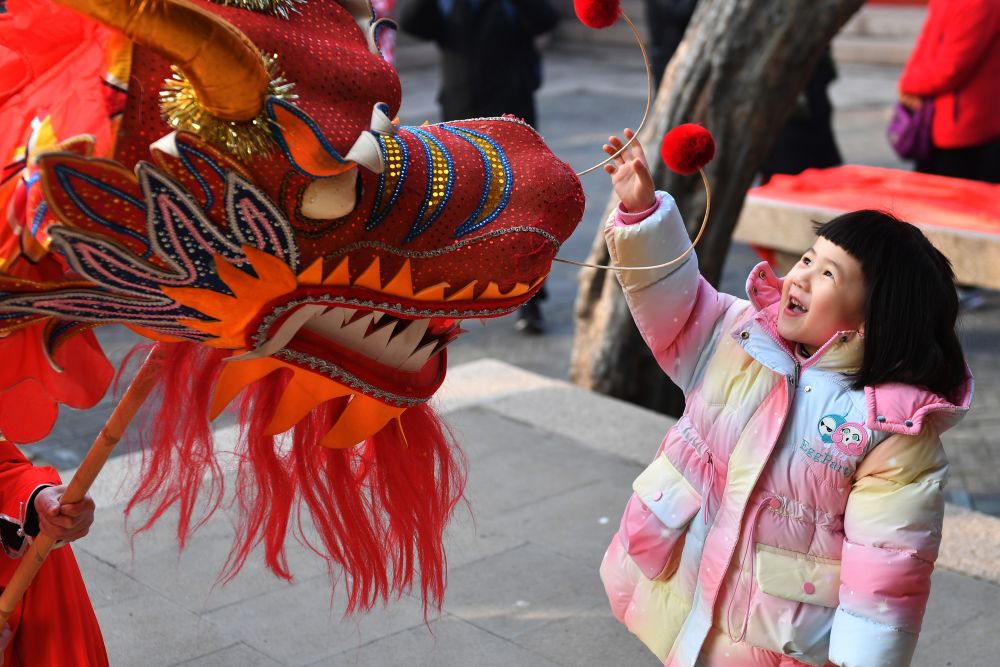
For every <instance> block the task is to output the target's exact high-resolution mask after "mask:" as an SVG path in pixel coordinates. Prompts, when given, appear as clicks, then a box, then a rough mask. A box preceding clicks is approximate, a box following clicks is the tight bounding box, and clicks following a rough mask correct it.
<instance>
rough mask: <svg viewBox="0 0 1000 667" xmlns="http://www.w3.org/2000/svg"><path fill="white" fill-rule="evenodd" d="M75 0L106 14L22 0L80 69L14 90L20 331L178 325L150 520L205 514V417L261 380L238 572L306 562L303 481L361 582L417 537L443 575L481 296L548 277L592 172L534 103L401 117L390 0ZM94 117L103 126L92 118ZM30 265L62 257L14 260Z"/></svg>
mask: <svg viewBox="0 0 1000 667" xmlns="http://www.w3.org/2000/svg"><path fill="white" fill-rule="evenodd" d="M58 2H59V3H60V4H61V5H65V6H67V7H71V8H73V9H74V10H77V11H79V12H80V13H82V14H83V15H85V16H86V17H89V18H82V17H81V16H78V15H76V14H74V13H72V12H68V11H67V10H65V9H63V8H61V7H58V6H55V5H50V4H49V3H48V2H45V0H35V1H34V2H32V3H27V2H24V1H23V0H11V3H10V4H11V13H12V15H18V12H21V13H20V16H22V17H23V16H26V15H27V16H31V15H32V11H33V12H34V16H35V18H36V19H37V20H39V21H45V24H46V25H58V26H61V27H62V29H63V30H64V31H71V29H73V30H77V29H78V30H77V32H76V33H74V36H73V37H72V39H78V40H80V44H75V43H74V47H73V48H72V49H67V48H65V44H66V43H67V41H72V39H70V38H69V37H67V36H65V35H64V36H63V37H62V38H61V39H60V40H57V41H56V42H55V43H53V44H51V45H49V47H48V48H41V47H40V46H39V45H37V44H36V43H35V42H33V41H32V40H33V35H34V34H38V31H34V32H33V31H32V29H30V26H29V28H27V29H26V28H25V27H24V25H21V26H20V29H21V30H22V33H20V34H21V38H20V42H18V40H17V39H16V38H15V40H14V43H15V46H17V44H20V46H21V49H22V53H34V55H35V56H37V58H36V59H38V58H42V59H44V58H43V56H44V57H54V56H52V54H53V53H55V52H57V51H59V50H60V49H62V53H63V54H64V56H65V57H64V58H63V60H61V61H60V62H58V63H57V66H53V67H55V69H56V70H57V71H58V72H60V73H61V74H62V78H61V79H53V78H51V77H50V78H38V77H34V78H33V77H27V78H25V79H24V83H23V84H22V87H21V88H20V89H19V91H20V92H17V91H15V94H14V95H13V97H7V98H2V97H0V120H4V121H12V122H11V123H10V125H9V126H10V127H13V128H14V129H13V131H12V132H13V133H14V134H15V135H18V133H19V132H23V131H24V130H25V128H28V127H29V125H30V127H31V128H33V129H32V130H31V140H30V141H28V142H25V143H27V145H28V146H29V148H30V147H31V146H34V147H35V150H34V151H33V152H32V151H31V150H27V151H24V150H22V151H21V152H20V153H17V152H16V151H15V154H14V157H15V159H14V160H13V161H12V162H11V161H10V160H9V158H10V155H4V153H7V152H9V150H10V147H11V146H16V145H17V143H18V141H22V142H23V137H21V136H20V135H18V139H17V140H14V141H12V140H11V139H10V137H9V136H0V160H5V161H6V162H5V163H9V164H13V165H14V168H13V169H8V170H7V171H6V173H5V175H4V178H5V179H6V180H5V181H3V182H2V183H0V210H4V211H5V215H6V217H7V219H8V222H9V223H10V230H9V231H8V232H7V234H6V238H0V252H3V253H5V260H4V259H0V271H2V272H3V274H0V335H8V336H11V337H12V336H16V335H19V333H20V334H25V333H26V332H29V331H30V332H38V331H40V330H44V331H46V332H49V333H48V335H47V344H49V345H51V346H54V345H57V344H59V343H60V342H61V341H63V340H64V339H66V338H67V336H66V335H65V334H67V333H70V332H75V331H79V330H80V329H83V328H88V327H91V326H96V325H101V324H110V323H121V324H125V325H127V326H129V327H131V328H132V329H133V330H135V331H137V332H139V333H141V334H143V335H145V336H147V337H149V338H151V339H154V340H156V341H160V342H161V343H162V344H164V345H167V346H171V348H172V349H173V350H174V351H173V352H172V353H171V355H172V356H171V357H170V359H171V360H172V361H173V362H175V363H173V365H170V364H168V365H167V370H166V371H165V373H164V380H163V383H162V387H163V393H164V395H165V400H164V401H163V403H162V406H161V407H160V412H159V422H158V424H159V425H158V426H157V427H156V428H155V429H154V430H155V433H154V434H153V436H152V437H151V438H149V439H150V440H151V441H152V456H153V461H152V465H151V467H147V468H146V470H145V471H144V476H143V479H142V481H141V483H140V487H139V492H138V494H137V496H136V499H138V500H139V501H142V500H153V502H154V504H155V507H154V513H153V520H155V519H156V517H158V516H159V515H161V514H162V512H163V511H164V510H165V509H166V508H167V507H168V506H169V505H171V504H172V503H174V502H180V504H181V506H182V511H181V526H180V528H179V534H180V537H181V540H182V541H183V539H184V537H185V535H186V534H187V531H188V525H189V522H190V521H191V511H192V508H193V506H194V503H195V498H196V497H197V494H198V489H199V488H200V487H201V481H202V477H203V475H204V473H205V472H206V471H208V472H215V473H218V472H219V469H218V466H217V464H215V463H214V457H213V454H212V452H211V444H210V434H209V432H208V427H207V417H211V416H214V415H215V414H217V413H218V412H219V411H220V410H221V409H222V408H223V407H225V406H226V405H227V404H228V403H229V402H230V401H232V400H233V399H234V398H235V397H236V396H237V395H238V394H241V392H242V394H243V399H242V401H243V403H242V406H243V407H242V409H243V413H242V415H241V422H242V424H243V426H245V427H246V432H247V434H248V435H247V438H248V440H247V443H246V444H245V445H244V449H243V450H242V451H241V456H240V457H239V459H240V463H239V465H240V466H241V468H240V473H239V474H238V475H237V497H238V498H239V499H240V507H241V508H242V510H243V512H242V513H241V517H242V522H243V523H242V528H243V529H242V531H238V535H237V544H236V546H235V547H234V551H233V555H232V557H231V560H230V563H229V566H230V568H229V572H231V573H232V572H235V571H236V570H238V569H239V567H240V565H241V564H242V562H243V561H244V559H245V558H246V556H247V553H248V551H249V549H250V548H251V547H253V546H255V545H256V544H258V543H260V542H264V544H265V550H266V558H267V563H268V565H269V566H270V567H271V568H272V569H273V570H274V571H275V572H277V573H278V574H280V575H282V576H289V573H288V571H287V565H286V563H285V559H284V552H283V543H284V538H285V534H286V532H287V531H288V530H289V529H290V522H291V523H294V520H291V519H290V516H292V515H291V512H292V511H293V510H292V506H293V500H294V499H299V500H300V501H301V502H303V503H305V504H307V505H308V506H309V509H310V510H311V512H312V515H313V519H314V520H313V524H314V526H315V529H316V531H317V532H318V533H319V534H320V537H321V539H322V541H323V544H324V549H323V550H322V551H323V552H324V555H325V556H326V557H327V558H329V559H331V560H333V561H336V562H338V563H339V564H340V565H341V566H343V569H344V571H345V572H346V573H347V575H348V577H347V579H348V582H349V594H350V603H349V608H356V607H358V606H360V607H361V608H367V607H368V606H370V605H371V604H373V602H374V601H375V599H377V598H383V599H385V598H386V597H387V596H388V595H389V593H390V592H393V591H394V592H396V593H400V592H402V591H403V590H405V589H406V588H408V587H409V586H410V585H411V584H412V581H413V576H414V570H415V567H416V566H415V561H417V560H419V562H420V563H421V576H420V579H421V586H422V587H423V593H424V599H425V601H426V600H427V599H428V596H429V595H430V596H431V597H433V598H434V599H436V600H437V601H440V598H441V594H442V592H443V581H444V575H443V563H444V559H443V554H442V552H441V534H442V530H443V525H444V522H445V520H446V519H447V517H448V515H450V513H451V509H452V508H453V507H454V506H455V503H456V502H457V500H458V498H459V497H460V494H461V487H462V475H461V470H460V467H461V466H458V465H456V463H455V460H454V459H453V458H451V454H450V453H449V447H450V445H448V444H447V443H446V442H445V441H446V440H447V438H446V437H445V435H444V433H443V432H442V430H441V427H440V425H439V424H437V422H436V421H434V420H433V419H432V418H431V417H430V416H429V415H430V413H429V411H428V409H427V408H426V406H425V403H426V401H427V400H428V399H429V398H430V397H431V396H432V395H433V394H434V392H435V391H436V390H437V388H438V387H439V386H440V384H441V382H442V380H443V379H444V374H445V367H446V353H445V346H446V345H447V344H448V343H449V342H450V341H451V340H452V339H454V338H455V336H457V335H459V333H460V332H461V329H460V328H459V322H460V320H462V319H464V318H469V317H474V318H488V317H496V316H499V315H503V314H506V313H509V312H511V311H513V310H514V309H516V308H517V307H518V306H519V305H520V304H522V303H524V302H525V301H526V300H527V299H529V298H531V297H532V296H533V295H534V294H535V292H536V291H537V290H538V289H539V286H540V284H541V282H542V280H543V279H544V278H545V276H546V274H547V273H548V271H549V269H550V266H551V262H552V259H553V257H554V256H555V253H556V250H557V249H558V248H559V245H560V244H561V243H562V242H563V241H564V240H565V239H566V238H567V237H568V236H569V234H570V233H571V232H572V230H573V229H574V227H575V226H576V225H577V224H578V222H579V221H580V219H581V217H582V214H583V204H584V198H583V192H582V189H581V186H580V182H579V179H578V178H577V177H576V175H575V174H574V173H573V171H572V170H571V169H570V168H569V167H568V166H567V165H566V164H564V163H563V162H562V161H560V160H559V159H558V158H556V157H555V156H554V155H553V154H552V153H551V152H550V151H549V150H548V148H547V147H546V146H545V144H544V143H543V141H542V139H541V138H540V137H539V136H538V134H537V133H536V132H535V131H534V130H533V129H532V128H530V127H529V126H527V125H526V124H524V123H523V122H521V121H519V120H517V119H515V118H511V117H503V118H490V119H477V120H468V121H460V122H450V123H441V124H438V125H424V126H420V127H401V126H398V125H396V124H394V123H393V121H392V119H393V118H395V117H396V114H397V112H398V109H399V103H400V95H401V93H400V83H399V79H398V78H397V76H396V73H395V71H394V70H393V69H392V68H391V67H390V66H389V65H388V64H387V63H386V62H385V61H383V60H382V58H381V57H380V56H379V54H378V50H377V48H376V46H375V32H376V30H377V29H378V27H379V21H376V20H375V19H374V16H373V14H372V10H371V5H370V3H369V0H338V1H334V0H225V1H222V0H220V2H218V3H214V2H208V1H207V0H190V1H188V0H58ZM60 13H61V14H60ZM13 27H14V28H18V25H17V24H16V23H15V25H14V26H13ZM43 32H44V31H43ZM11 34H15V36H16V35H17V34H18V33H17V32H16V30H15V31H13V32H12V33H11ZM122 35H124V38H123V37H122ZM77 47H79V48H77ZM84 47H87V48H84ZM95 53H96V55H95ZM2 56H3V54H2V53H0V57H2ZM95 63H96V64H95ZM16 65H17V63H16V62H15V63H14V64H13V65H11V68H13V69H10V68H9V71H14V70H15V69H16ZM0 69H2V68H0ZM5 71H8V70H5ZM99 74H100V75H102V76H103V79H102V80H101V79H99V78H98V75H99ZM53 81H58V82H59V83H58V85H56V84H54V83H53ZM164 81H166V84H164ZM126 84H127V85H126ZM95 85H97V86H100V87H101V88H102V93H101V94H100V95H93V94H91V93H92V89H93V88H94V86H95ZM0 88H2V87H0ZM161 88H162V89H163V90H162V91H161ZM158 91H159V94H157V92H158ZM0 92H2V89H0ZM67 93H70V94H72V95H75V96H77V98H78V99H81V100H87V101H88V103H87V104H82V105H81V106H80V107H79V108H74V106H73V104H72V103H70V102H67V101H66V100H65V99H64V98H65V96H66V95H67ZM5 100H6V101H5ZM32 101H35V102H40V103H39V104H35V105H34V106H32V104H30V102H32ZM36 108H37V109H41V110H42V112H40V113H39V114H38V117H37V119H34V117H33V116H32V113H35V112H34V111H32V110H33V109H36ZM25 109H27V110H28V111H27V112H25ZM95 109H96V111H95ZM83 116H86V117H87V118H88V119H90V120H91V121H93V124H98V125H101V128H100V131H96V130H94V131H90V132H89V133H90V134H92V135H94V136H93V137H91V138H70V135H71V134H73V132H71V130H76V131H77V132H79V131H81V125H83V126H84V127H83V128H82V129H86V123H83V122H82V117H83ZM33 119H34V120H33ZM31 120H33V124H31V123H29V121H31ZM15 256H16V258H17V261H14V259H12V258H15ZM25 258H27V259H29V260H30V262H28V263H27V264H25V263H24V262H23V261H21V260H24V259H25ZM4 262H5V263H4ZM19 262H20V263H19ZM28 264H30V266H31V267H43V266H44V267H47V268H46V269H45V270H44V271H42V270H40V269H39V270H37V271H36V270H35V268H32V269H31V270H18V271H14V270H13V269H15V268H16V267H18V266H22V267H23V266H27V265H28ZM32 271H35V272H34V273H32ZM4 274H5V275H4ZM53 321H58V322H61V323H62V324H61V325H60V326H59V327H51V326H47V324H46V323H51V322H53ZM35 335H37V333H36V334H35ZM247 396H253V397H255V400H254V401H249V402H248V399H247ZM248 406H250V407H248ZM202 422H204V423H202ZM286 431H289V432H290V433H291V435H290V436H289V437H290V438H291V439H292V441H293V445H292V446H291V448H287V449H285V448H282V447H281V446H278V445H276V444H275V442H274V436H275V435H276V434H279V433H283V432H286ZM206 442H208V444H207V445H206ZM317 442H319V443H320V444H322V445H324V447H316V446H315V444H316V443H317ZM358 443H361V444H360V445H358ZM356 445H358V446H356ZM206 448H207V449H206ZM219 488H221V487H215V486H213V487H212V489H213V491H217V490H218V489H219ZM157 497H159V500H157V499H156V498H157ZM134 500H135V499H134ZM209 505H210V507H211V508H214V507H216V506H217V505H218V498H216V502H215V503H214V504H212V503H209ZM300 529H301V525H300Z"/></svg>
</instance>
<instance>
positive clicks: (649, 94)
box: [576, 12, 653, 176]
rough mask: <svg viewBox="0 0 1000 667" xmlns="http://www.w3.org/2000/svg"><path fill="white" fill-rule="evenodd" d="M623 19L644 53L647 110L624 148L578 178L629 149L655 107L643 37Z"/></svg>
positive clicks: (626, 18) (633, 25)
mask: <svg viewBox="0 0 1000 667" xmlns="http://www.w3.org/2000/svg"><path fill="white" fill-rule="evenodd" d="M622 18H623V19H625V23H627V24H628V27H629V28H632V34H634V35H635V41H636V42H638V44H639V50H640V51H642V62H643V64H644V65H645V66H646V110H645V111H644V112H643V114H642V120H641V121H639V127H638V128H637V129H636V131H635V134H633V135H632V138H631V139H629V140H628V141H626V142H625V145H624V146H622V147H621V148H619V149H618V151H617V152H615V153H614V154H613V155H609V156H608V157H607V159H605V160H604V161H603V162H598V163H597V164H595V165H594V166H593V167H591V168H590V169H585V170H583V171H580V172H577V174H576V175H577V176H584V175H585V174H589V173H590V172H592V171H594V170H595V169H600V168H601V167H603V166H604V165H606V164H607V163H608V162H611V160H613V159H615V158H616V157H618V156H619V155H620V154H621V152H622V151H624V150H625V149H626V148H628V147H629V146H630V145H631V144H632V142H633V141H635V138H636V137H638V136H639V133H640V132H641V131H642V127H643V126H644V125H645V124H646V119H647V118H649V109H650V107H652V106H653V71H652V69H651V68H650V66H649V56H648V55H647V54H646V45H645V44H643V42H642V35H640V34H639V31H638V30H637V29H636V27H635V24H634V23H632V19H630V18H629V17H628V16H627V15H626V14H625V12H622Z"/></svg>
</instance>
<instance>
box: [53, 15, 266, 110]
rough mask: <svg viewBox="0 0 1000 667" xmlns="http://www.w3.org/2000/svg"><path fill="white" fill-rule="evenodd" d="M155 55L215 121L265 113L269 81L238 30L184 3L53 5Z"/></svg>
mask: <svg viewBox="0 0 1000 667" xmlns="http://www.w3.org/2000/svg"><path fill="white" fill-rule="evenodd" d="M56 2H58V3H59V4H62V5H65V6H67V7H69V8H71V9H75V10H76V11H78V12H80V13H82V14H85V15H86V16H89V17H90V18H92V19H94V20H96V21H100V22H101V23H104V24H106V25H108V26H111V27H113V28H117V29H118V30H120V31H122V32H123V33H124V34H125V36H126V37H128V38H129V39H131V40H132V41H133V42H135V43H137V44H141V45H142V46H145V47H147V48H150V49H153V50H155V51H156V52H157V53H159V54H161V55H163V56H164V57H166V58H167V59H168V60H169V61H170V62H171V64H173V65H176V66H177V67H178V68H179V69H180V70H181V71H183V72H184V75H185V76H186V77H187V78H188V80H189V81H190V82H191V84H192V86H193V87H194V89H195V91H196V93H197V95H198V100H199V101H200V103H201V105H202V107H203V108H204V109H205V111H207V112H208V113H210V114H211V115H213V116H215V117H216V118H219V119H222V120H229V121H246V120H251V119H253V118H255V117H256V116H257V115H258V114H259V113H260V111H261V110H262V109H263V107H264V100H265V99H266V96H267V92H268V84H269V82H270V79H271V77H270V76H269V75H268V72H267V69H266V68H265V66H264V61H263V59H262V57H261V54H260V52H259V51H258V50H257V48H256V47H255V46H254V45H253V42H251V41H250V40H249V38H247V36H246V35H244V34H243V33H242V32H240V30H239V29H237V28H236V27H235V26H233V25H232V24H230V23H229V22H227V21H225V20H223V19H221V18H219V17H218V16H215V15H213V14H211V13H209V12H207V11H205V10H203V9H200V8H199V7H196V6H195V5H193V4H191V3H190V2H187V1H186V0H56Z"/></svg>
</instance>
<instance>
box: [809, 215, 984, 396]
mask: <svg viewBox="0 0 1000 667" xmlns="http://www.w3.org/2000/svg"><path fill="white" fill-rule="evenodd" d="M816 233H817V234H818V235H819V236H820V237H821V238H825V239H826V240H827V241H830V242H831V243H834V244H836V245H838V246H840V247H841V248H843V249H844V250H845V251H847V252H848V253H849V254H850V255H852V256H853V257H854V258H855V259H857V260H858V261H859V262H860V263H861V270H862V272H863V274H864V277H865V284H866V294H865V334H864V336H865V352H864V360H863V362H862V365H861V370H860V371H859V372H858V374H857V375H856V376H855V377H854V387H855V388H856V389H861V388H862V387H865V386H875V385H878V384H883V383H886V382H905V383H907V384H912V385H917V386H921V387H926V388H928V389H930V390H931V391H933V392H935V393H937V394H940V395H942V396H945V397H949V396H951V394H952V393H953V392H954V391H955V390H956V389H957V388H958V387H959V386H961V385H962V384H963V383H964V382H965V378H966V365H965V357H964V355H963V354H962V347H961V345H960V344H959V342H958V336H957V335H956V333H955V323H956V321H957V319H958V294H957V293H956V291H955V274H954V272H953V271H952V268H951V263H950V262H949V261H948V258H947V257H945V256H944V255H943V254H942V253H941V251H939V250H938V249H937V248H935V247H934V246H933V245H931V242H930V241H928V240H927V237H926V236H924V234H923V232H921V231H920V230H919V229H917V227H915V226H914V225H911V224H909V223H907V222H903V221H902V220H899V219H898V218H896V217H894V216H892V215H890V214H888V213H885V212H883V211H873V210H861V211H854V212H853V213H846V214H844V215H841V216H839V217H837V218H834V219H833V220H831V221H830V222H827V223H823V224H817V226H816Z"/></svg>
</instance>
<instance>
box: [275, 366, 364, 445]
mask: <svg viewBox="0 0 1000 667" xmlns="http://www.w3.org/2000/svg"><path fill="white" fill-rule="evenodd" d="M353 393H354V392H353V391H352V390H351V389H348V388H347V387H345V386H344V385H342V384H340V383H339V382H335V381H333V380H331V379H329V378H326V377H323V376H322V375H317V374H316V373H307V372H304V371H300V370H298V369H296V370H295V375H294V377H292V381H291V382H289V383H288V386H287V387H286V388H285V391H284V393H283V394H282V395H281V399H280V400H279V401H278V407H277V408H275V410H274V417H273V418H272V419H271V423H270V424H268V425H267V435H277V434H279V433H284V432H285V431H287V430H288V429H290V428H292V427H293V426H295V425H296V424H298V423H299V422H300V421H302V419H303V418H304V417H305V416H306V415H307V414H309V412H310V411H311V410H312V409H313V408H315V407H316V406H317V405H319V404H321V403H325V402H327V401H329V400H331V399H334V398H337V397H338V396H349V395H350V394H353Z"/></svg>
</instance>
